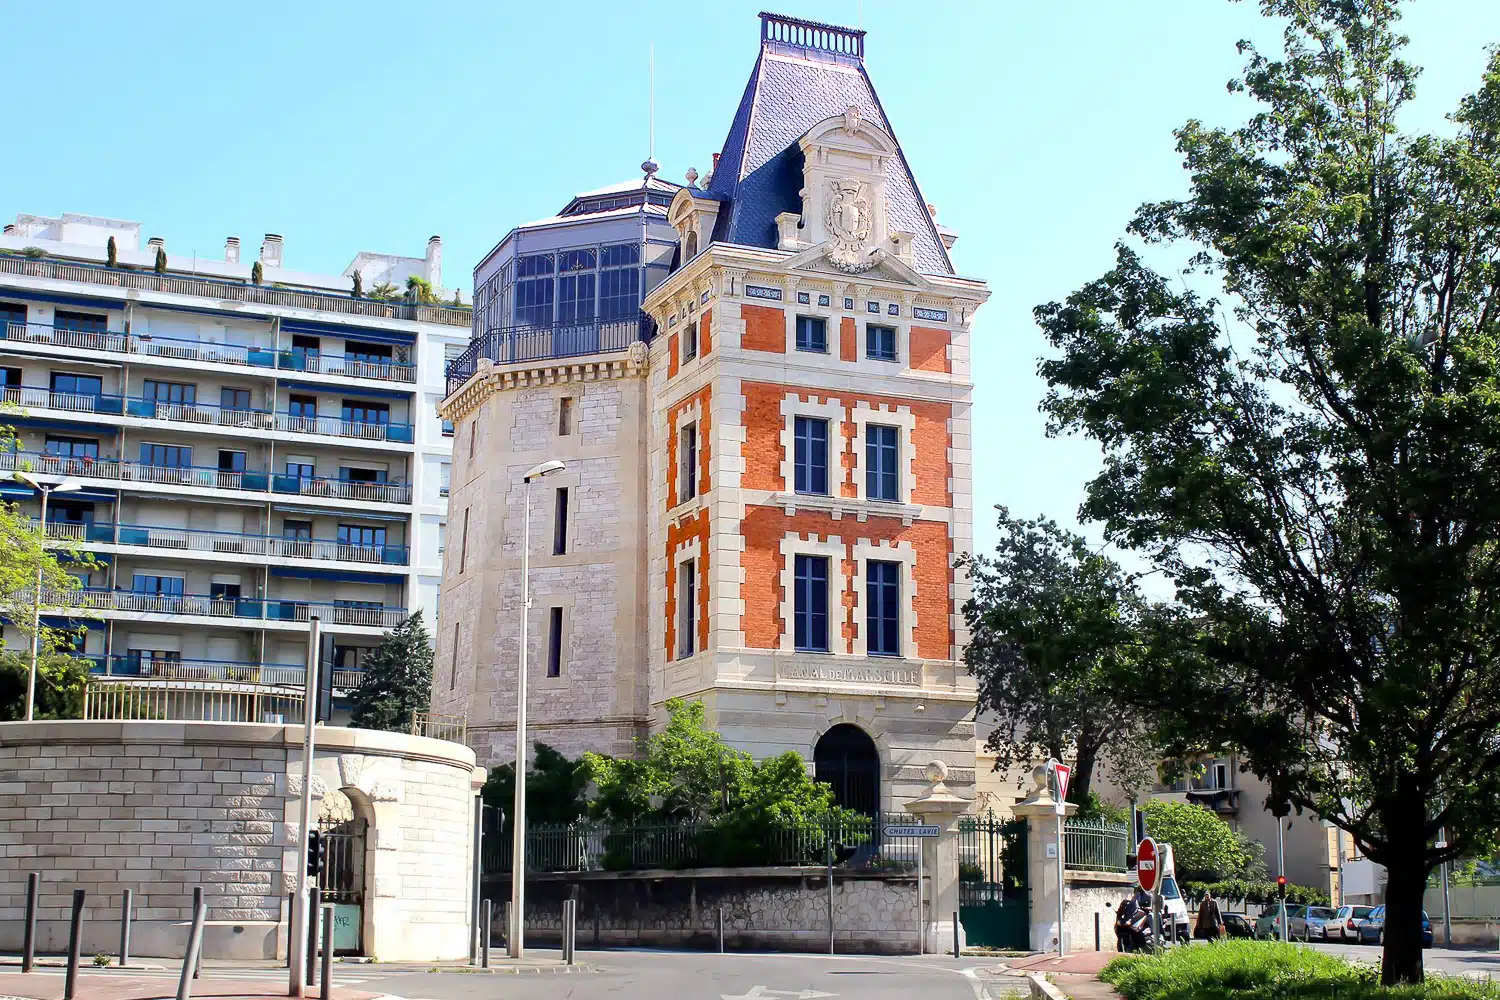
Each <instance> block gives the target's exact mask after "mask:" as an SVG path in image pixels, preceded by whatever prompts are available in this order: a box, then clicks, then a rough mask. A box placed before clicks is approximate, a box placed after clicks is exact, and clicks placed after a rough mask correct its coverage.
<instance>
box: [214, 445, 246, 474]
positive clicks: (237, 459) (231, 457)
mask: <svg viewBox="0 0 1500 1000" xmlns="http://www.w3.org/2000/svg"><path fill="white" fill-rule="evenodd" d="M245 457H246V456H245V453H244V452H243V451H229V450H227V449H221V450H220V451H219V471H220V472H244V471H245Z"/></svg>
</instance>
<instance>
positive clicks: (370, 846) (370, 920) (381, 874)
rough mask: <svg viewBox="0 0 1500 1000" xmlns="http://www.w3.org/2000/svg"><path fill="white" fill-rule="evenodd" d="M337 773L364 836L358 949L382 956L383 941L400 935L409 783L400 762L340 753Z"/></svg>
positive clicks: (343, 792) (351, 811) (365, 952)
mask: <svg viewBox="0 0 1500 1000" xmlns="http://www.w3.org/2000/svg"><path fill="white" fill-rule="evenodd" d="M338 772H339V777H338V780H339V783H340V786H341V787H340V789H339V792H340V793H341V794H342V795H343V796H344V797H345V798H347V800H348V802H349V811H350V818H351V820H352V821H353V823H356V824H358V825H359V827H360V828H361V830H362V832H363V834H364V843H363V858H362V859H361V861H362V863H361V865H360V868H361V869H362V870H361V873H360V875H361V879H360V881H361V883H362V898H361V901H360V909H359V920H360V927H359V948H360V950H361V952H362V953H363V954H365V955H377V956H378V955H379V954H380V953H381V950H382V947H381V946H382V942H383V941H385V942H386V943H388V941H386V939H388V938H389V937H391V936H399V935H400V934H401V928H400V926H398V925H399V923H400V919H401V914H400V913H399V912H398V909H399V908H398V906H397V905H395V904H399V902H400V896H401V884H400V883H401V878H400V870H399V867H398V861H399V858H400V852H401V850H402V848H403V846H404V845H403V837H402V827H401V817H400V809H401V801H402V799H403V798H404V794H403V793H404V790H405V783H404V782H403V781H401V780H400V773H399V765H398V764H397V762H396V761H394V760H392V759H390V758H384V757H374V756H370V755H366V754H357V753H345V754H340V755H339V757H338ZM385 950H386V951H387V952H388V953H389V951H390V949H389V948H386V949H385Z"/></svg>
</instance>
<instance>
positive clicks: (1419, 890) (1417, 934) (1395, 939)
mask: <svg viewBox="0 0 1500 1000" xmlns="http://www.w3.org/2000/svg"><path fill="white" fill-rule="evenodd" d="M1422 855H1423V851H1422V847H1421V845H1418V846H1416V848H1415V849H1414V850H1411V851H1409V852H1406V851H1403V852H1396V851H1393V852H1392V856H1391V858H1390V861H1389V863H1388V864H1387V865H1386V879H1387V881H1386V886H1385V931H1384V936H1385V951H1384V953H1383V954H1382V955H1381V959H1380V981H1381V983H1382V984H1383V985H1385V986H1395V985H1397V984H1399V983H1420V982H1421V981H1422V894H1423V893H1424V892H1425V891H1426V889H1427V874H1428V868H1427V862H1426V861H1425V860H1424V859H1423V856H1422Z"/></svg>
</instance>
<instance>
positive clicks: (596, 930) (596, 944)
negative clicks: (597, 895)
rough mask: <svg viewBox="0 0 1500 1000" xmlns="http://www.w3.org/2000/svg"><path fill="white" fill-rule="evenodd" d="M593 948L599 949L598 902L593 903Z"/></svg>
mask: <svg viewBox="0 0 1500 1000" xmlns="http://www.w3.org/2000/svg"><path fill="white" fill-rule="evenodd" d="M594 950H595V951H598V950H599V904H598V903H595V904H594Z"/></svg>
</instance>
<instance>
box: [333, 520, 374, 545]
mask: <svg viewBox="0 0 1500 1000" xmlns="http://www.w3.org/2000/svg"><path fill="white" fill-rule="evenodd" d="M339 544H340V545H362V546H365V547H367V548H384V547H385V529H384V528H372V527H368V526H366V525H363V524H341V525H339Z"/></svg>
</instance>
